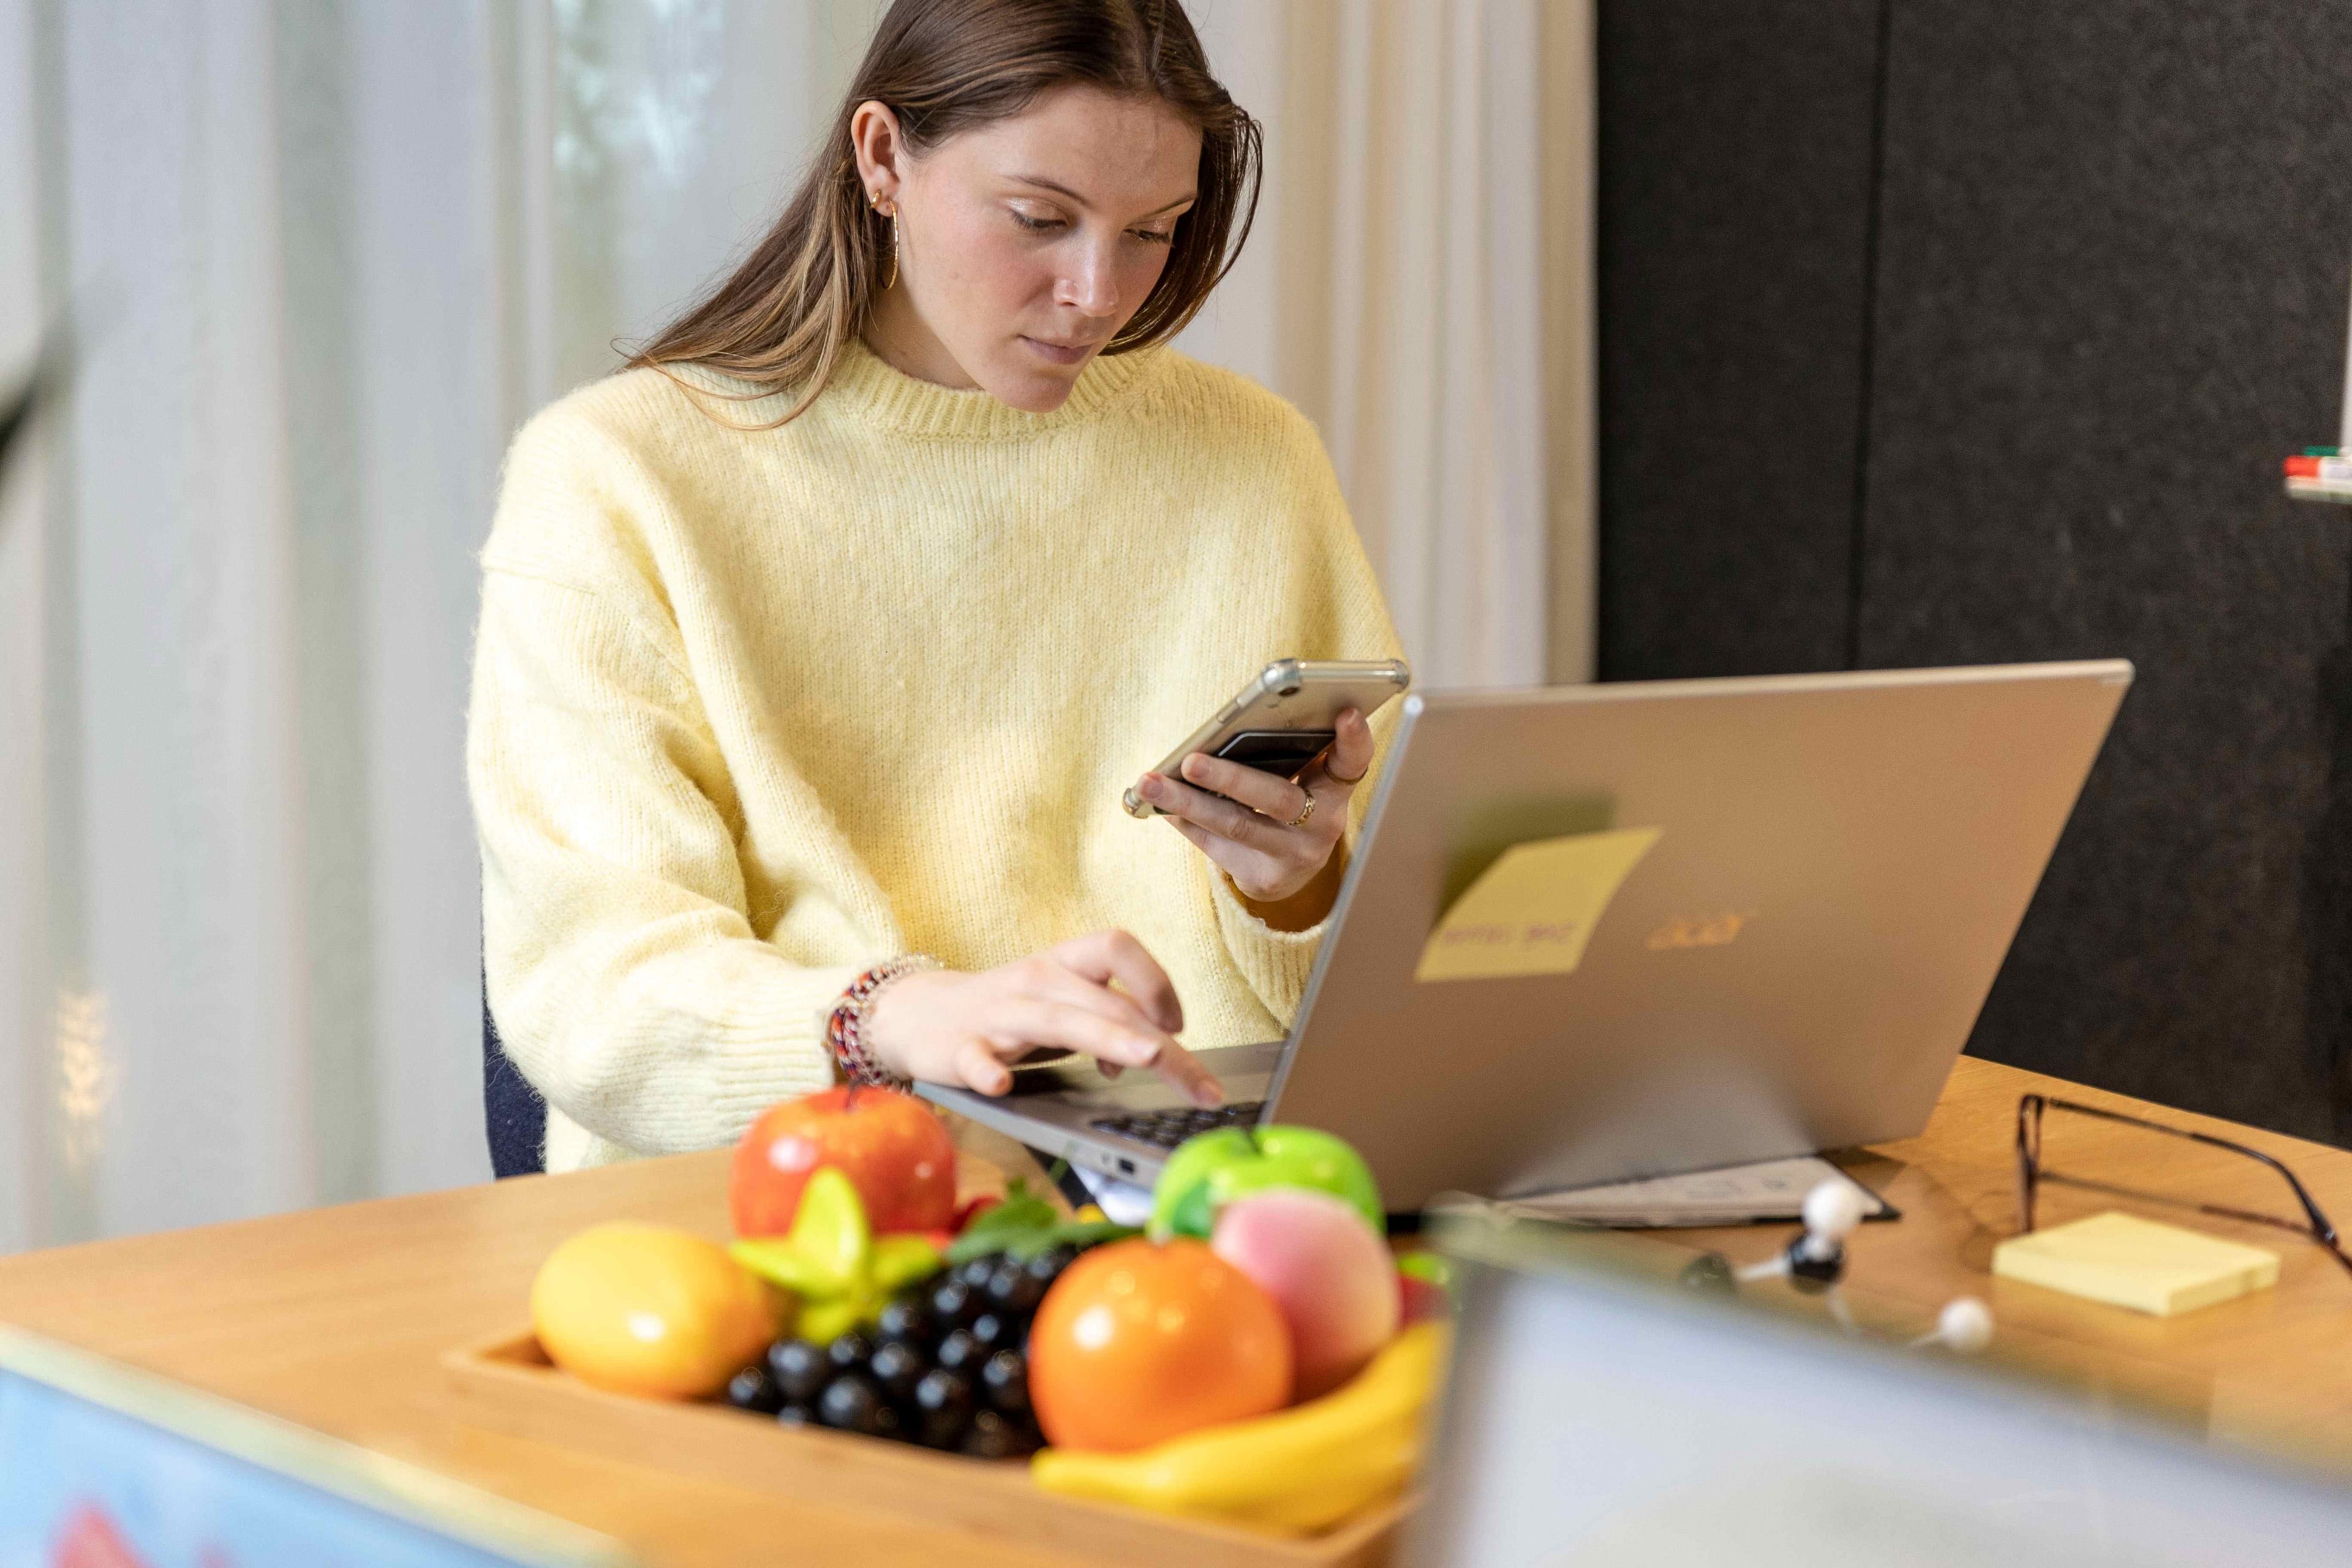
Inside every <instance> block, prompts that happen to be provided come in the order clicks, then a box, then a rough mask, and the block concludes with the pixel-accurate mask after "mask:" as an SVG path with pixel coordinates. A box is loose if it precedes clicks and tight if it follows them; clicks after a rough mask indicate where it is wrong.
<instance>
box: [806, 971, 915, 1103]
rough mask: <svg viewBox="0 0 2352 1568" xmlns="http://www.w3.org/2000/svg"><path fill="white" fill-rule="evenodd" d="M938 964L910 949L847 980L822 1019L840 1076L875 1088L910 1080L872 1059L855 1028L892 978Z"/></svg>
mask: <svg viewBox="0 0 2352 1568" xmlns="http://www.w3.org/2000/svg"><path fill="white" fill-rule="evenodd" d="M939 967H940V961H939V960H938V959H936V958H929V957H926V956H925V955H924V954H922V953H919V952H910V953H908V954H907V955H906V956H905V957H903V958H894V959H892V960H890V962H889V963H877V964H876V965H875V966H874V967H873V968H871V969H869V970H867V971H866V973H863V974H861V975H859V976H858V977H857V978H856V980H853V981H851V982H850V984H849V989H848V990H846V991H845V992H843V993H842V994H841V1000H840V1001H838V1002H836V1003H835V1004H834V1005H833V1011H832V1012H831V1013H829V1014H827V1015H826V1016H825V1021H824V1044H825V1048H826V1049H827V1050H829V1051H831V1052H832V1053H833V1065H834V1066H835V1068H837V1069H839V1071H840V1073H841V1076H842V1077H843V1078H845V1079H848V1080H849V1081H850V1082H851V1083H862V1084H867V1085H870V1086H873V1087H875V1088H878V1089H904V1088H906V1087H907V1085H908V1083H909V1082H911V1081H912V1080H911V1079H903V1078H900V1077H899V1076H898V1074H896V1073H893V1072H889V1071H887V1070H886V1069H885V1068H883V1066H882V1064H881V1063H879V1062H877V1061H876V1060H875V1059H874V1057H873V1055H872V1053H870V1052H868V1051H867V1050H866V1042H865V1041H864V1040H862V1039H860V1038H859V1037H858V1036H859V1031H860V1029H861V1027H862V1026H864V1024H865V1022H866V1008H868V1007H870V1006H872V1005H874V998H875V997H877V996H878V995H880V994H882V989H883V987H885V986H887V985H888V984H890V983H891V982H892V981H894V980H900V979H904V978H905V977H906V976H908V975H909V974H919V973H922V972H923V971H924V970H926V969H937V968H939Z"/></svg>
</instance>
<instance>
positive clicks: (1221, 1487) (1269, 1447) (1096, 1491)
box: [1030, 1323, 1446, 1534]
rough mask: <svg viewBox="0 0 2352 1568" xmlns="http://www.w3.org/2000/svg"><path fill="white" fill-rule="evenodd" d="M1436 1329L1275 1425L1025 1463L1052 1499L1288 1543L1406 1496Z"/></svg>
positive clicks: (1438, 1362)
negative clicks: (1155, 1514) (1193, 1521)
mask: <svg viewBox="0 0 2352 1568" xmlns="http://www.w3.org/2000/svg"><path fill="white" fill-rule="evenodd" d="M1445 1335H1446V1331H1445V1328H1444V1325H1443V1324H1439V1323H1423V1324H1418V1325H1416V1326H1415V1327H1412V1328H1410V1329H1407V1330H1406V1331H1404V1332H1402V1333H1401V1334H1399V1335H1398V1336H1397V1337H1396V1338H1395V1339H1393V1340H1391V1341H1390V1342H1389V1343H1388V1345H1387V1347H1386V1348H1385V1349H1383V1350H1382V1351H1381V1353H1380V1354H1379V1355H1378V1356H1376V1357H1374V1358H1373V1360H1372V1363H1371V1364H1370V1366H1368V1367H1366V1368H1365V1369H1364V1370H1363V1372H1362V1373H1360V1374H1358V1376H1357V1377H1356V1379H1355V1381H1353V1382H1352V1383H1349V1384H1347V1385H1346V1386H1345V1387H1343V1388H1341V1389H1339V1391H1338V1392H1336V1393H1333V1394H1325V1395H1324V1396H1323V1397H1322V1398H1320V1399H1316V1400H1310V1401H1308V1402H1307V1404H1305V1405H1298V1406H1297V1407H1295V1408H1293V1409H1289V1410H1285V1411H1282V1412H1280V1413H1279V1414H1277V1415H1265V1416H1261V1417H1259V1418H1258V1419H1256V1420H1254V1421H1237V1422H1233V1423H1230V1424H1228V1425H1226V1426H1212V1427H1209V1428H1207V1429H1205V1430H1202V1431H1198V1432H1192V1433H1189V1434H1187V1435H1185V1436H1181V1437H1176V1438H1173V1439H1171V1440H1170V1441H1168V1442H1164V1443H1161V1444H1159V1445H1158V1446H1157V1447H1150V1448H1146V1449H1143V1450H1142V1451H1141V1452H1139V1453H1132V1454H1087V1453H1074V1452H1071V1451H1068V1450H1066V1449H1064V1448H1062V1447H1052V1448H1048V1449H1046V1450H1045V1452H1043V1453H1041V1454H1039V1455H1038V1456H1037V1457H1036V1458H1034V1459H1032V1460H1031V1461H1030V1475H1031V1477H1032V1478H1033V1479H1034V1480H1035V1481H1036V1483H1037V1484H1038V1485H1039V1486H1041V1487H1043V1488H1045V1489H1046V1490H1047V1491H1050V1492H1059V1493H1061V1494H1062V1495H1063V1496H1065V1497H1082V1498H1102V1499H1107V1500H1110V1501H1113V1502H1123V1503H1129V1504H1131V1505H1133V1506H1135V1507H1138V1508H1148V1509H1155V1510H1159V1511H1160V1512H1163V1513H1180V1514H1191V1515H1196V1516H1199V1517H1202V1518H1209V1519H1223V1520H1231V1521H1235V1522H1238V1523H1243V1524H1250V1525H1255V1526H1257V1527H1258V1528H1260V1529H1263V1530H1269V1531H1280V1532H1283V1533H1286V1534H1291V1533H1304V1532H1306V1531H1314V1530H1322V1529H1325V1528H1327V1527H1328V1526H1330V1525H1334V1524H1337V1523H1339V1521H1341V1520H1343V1519H1346V1518H1347V1517H1348V1516H1349V1515H1350V1514H1352V1513H1355V1512H1357V1511H1358V1510H1360V1509H1363V1508H1366V1507H1369V1506H1370V1505H1371V1504H1373V1503H1377V1502H1380V1501H1382V1500H1386V1499H1388V1498H1391V1497H1394V1496H1395V1495H1397V1494H1398V1493H1399V1492H1401V1491H1402V1490H1403V1489H1404V1487H1405V1485H1406V1483H1407V1482H1408V1481H1410V1480H1411V1479H1412V1473H1413V1471H1414V1470H1415V1469H1416V1468H1419V1466H1420V1464H1421V1457H1422V1452H1423V1447H1424V1445H1425V1444H1426V1442H1427V1437H1428V1434H1427V1426H1428V1411H1429V1405H1430V1401H1431V1397H1432V1395H1433V1394H1435V1393H1436V1391H1437V1386H1438V1382H1439V1378H1440V1375H1441V1374H1442V1373H1443V1372H1444V1361H1445Z"/></svg>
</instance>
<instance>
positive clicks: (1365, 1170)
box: [1150, 1127, 1388, 1241]
mask: <svg viewBox="0 0 2352 1568" xmlns="http://www.w3.org/2000/svg"><path fill="white" fill-rule="evenodd" d="M1274 1187H1305V1188H1307V1190H1308V1191H1310V1192H1318V1193H1329V1194H1332V1195H1333V1196H1334V1197H1339V1198H1344V1199H1346V1200H1347V1201H1348V1202H1349V1204H1351V1205H1354V1206H1355V1209H1356V1211H1357V1212H1358V1213H1359V1214H1360V1215H1363V1216H1364V1219H1365V1221H1366V1223H1368V1224H1369V1225H1370V1226H1371V1227H1372V1229H1373V1230H1374V1231H1375V1232H1377V1233H1379V1234H1381V1235H1386V1234H1387V1232H1388V1216H1387V1215H1386V1214H1385V1213H1384V1212H1383V1211H1382V1209H1381V1189H1380V1186H1379V1184H1377V1183H1375V1182H1374V1181H1373V1180H1372V1172H1371V1167H1370V1166H1369V1165H1366V1164H1365V1163H1364V1160H1363V1156H1362V1155H1360V1154H1359V1153H1357V1152H1355V1150H1353V1149H1351V1148H1349V1146H1348V1143H1347V1142H1346V1140H1344V1139H1339V1138H1334V1137H1333V1136H1331V1134H1329V1133H1328V1132H1318V1131H1316V1130H1315V1129H1314V1128H1312V1127H1220V1128H1218V1129H1216V1130H1215V1131H1210V1132H1202V1133H1200V1134H1197V1135H1196V1136H1194V1137H1192V1138H1188V1139H1186V1140H1185V1141H1184V1142H1183V1143H1182V1144H1181V1145H1180V1146H1179V1147H1178V1148H1177V1150H1176V1152H1175V1153H1173V1154H1171V1155H1170V1156H1169V1157H1168V1163H1167V1165H1166V1166H1165V1167H1163V1168H1162V1169H1161V1171H1160V1181H1159V1184H1158V1185H1156V1186H1155V1187H1153V1188H1152V1191H1151V1225H1150V1237H1151V1238H1152V1239H1153V1240H1154V1241H1165V1240H1167V1239H1168V1238H1169V1237H1171V1236H1197V1237H1203V1238H1206V1237H1207V1236H1208V1235H1209V1233H1210V1231H1211V1230H1212V1229H1213V1228H1214V1227H1215V1225H1216V1219H1217V1211H1218V1210H1219V1209H1221V1208H1223V1207H1224V1206H1225V1205H1227V1204H1229V1203H1232V1202H1233V1201H1234V1199H1235V1198H1245V1197H1247V1196H1249V1195H1250V1194H1252V1193H1262V1192H1265V1191H1267V1190H1268V1189H1270V1188H1274Z"/></svg>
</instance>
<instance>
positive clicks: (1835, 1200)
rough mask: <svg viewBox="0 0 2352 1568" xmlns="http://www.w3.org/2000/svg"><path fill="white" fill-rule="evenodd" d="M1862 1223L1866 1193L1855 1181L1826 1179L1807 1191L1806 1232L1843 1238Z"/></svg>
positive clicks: (1824, 1238)
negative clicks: (1863, 1193)
mask: <svg viewBox="0 0 2352 1568" xmlns="http://www.w3.org/2000/svg"><path fill="white" fill-rule="evenodd" d="M1861 1223H1862V1193H1861V1190H1860V1189H1858V1188H1857V1187H1855V1186H1854V1184H1853V1183H1851V1182H1823V1183H1822V1184H1821V1185H1819V1186H1817V1187H1815V1188H1814V1189H1813V1190H1812V1191H1811V1192H1810V1193H1807V1194H1805V1232H1806V1234H1807V1235H1809V1236H1817V1237H1821V1238H1822V1240H1824V1241H1843V1240H1844V1239H1845V1238H1846V1237H1849V1236H1852V1235H1853V1229H1854V1226H1858V1225H1860V1224H1861Z"/></svg>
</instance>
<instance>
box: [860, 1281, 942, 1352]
mask: <svg viewBox="0 0 2352 1568" xmlns="http://www.w3.org/2000/svg"><path fill="white" fill-rule="evenodd" d="M874 1337H875V1338H876V1339H878V1340H880V1341H882V1342H884V1343H885V1344H888V1343H891V1342H897V1343H899V1344H908V1345H913V1346H915V1347H917V1348H918V1349H929V1346H930V1345H931V1343H932V1342H933V1341H934V1340H936V1339H937V1338H938V1337H939V1331H938V1329H937V1328H936V1327H935V1325H934V1321H933V1319H932V1316H931V1305H930V1303H929V1301H928V1300H924V1298H923V1297H922V1296H921V1295H920V1294H913V1295H906V1296H901V1297H899V1298H898V1300H894V1301H892V1302H891V1303H890V1304H889V1305H888V1306H887V1307H885V1308H883V1309H882V1316H881V1317H880V1318H879V1319H878V1320H877V1321H876V1322H875V1325H874Z"/></svg>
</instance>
